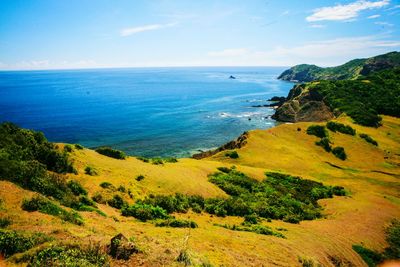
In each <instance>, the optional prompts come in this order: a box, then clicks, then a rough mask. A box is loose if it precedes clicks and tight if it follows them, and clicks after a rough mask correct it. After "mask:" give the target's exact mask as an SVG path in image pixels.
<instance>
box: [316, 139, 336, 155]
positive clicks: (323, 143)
mask: <svg viewBox="0 0 400 267" xmlns="http://www.w3.org/2000/svg"><path fill="white" fill-rule="evenodd" d="M315 144H316V145H317V146H321V147H322V148H323V149H325V151H326V152H331V150H332V147H331V144H330V141H329V138H327V137H323V138H321V140H319V141H317V142H315Z"/></svg>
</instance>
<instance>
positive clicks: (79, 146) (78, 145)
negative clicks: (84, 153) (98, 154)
mask: <svg viewBox="0 0 400 267" xmlns="http://www.w3.org/2000/svg"><path fill="white" fill-rule="evenodd" d="M74 146H75V148H76V149H78V150H82V149H83V148H84V147H83V146H82V145H80V144H75V145H74Z"/></svg>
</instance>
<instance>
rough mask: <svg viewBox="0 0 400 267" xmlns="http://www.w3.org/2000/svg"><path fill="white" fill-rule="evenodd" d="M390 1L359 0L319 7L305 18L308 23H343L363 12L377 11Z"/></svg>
mask: <svg viewBox="0 0 400 267" xmlns="http://www.w3.org/2000/svg"><path fill="white" fill-rule="evenodd" d="M389 3H390V0H380V1H374V2H372V1H365V0H359V1H356V2H353V3H350V4H347V5H341V4H338V5H336V6H328V7H321V8H317V9H315V10H313V14H312V15H310V16H308V17H307V18H306V20H307V21H309V22H314V21H323V20H332V21H345V20H349V19H354V18H356V17H357V16H358V14H359V13H360V12H361V11H363V10H368V9H377V8H382V7H384V6H387V5H389Z"/></svg>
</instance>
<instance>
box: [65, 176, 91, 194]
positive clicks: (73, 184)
mask: <svg viewBox="0 0 400 267" xmlns="http://www.w3.org/2000/svg"><path fill="white" fill-rule="evenodd" d="M67 186H68V188H69V189H71V191H72V193H73V194H74V195H75V196H79V195H85V196H86V195H87V194H88V192H87V191H86V189H85V188H83V186H82V185H81V184H80V183H79V182H78V181H75V180H70V181H68V183H67Z"/></svg>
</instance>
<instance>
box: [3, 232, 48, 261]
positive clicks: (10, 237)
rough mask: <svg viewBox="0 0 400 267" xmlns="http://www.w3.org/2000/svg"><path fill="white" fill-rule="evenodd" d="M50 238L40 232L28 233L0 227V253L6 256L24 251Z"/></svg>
mask: <svg viewBox="0 0 400 267" xmlns="http://www.w3.org/2000/svg"><path fill="white" fill-rule="evenodd" d="M50 240H51V238H50V237H48V236H46V235H44V234H42V233H35V234H33V235H28V234H24V233H21V232H17V231H10V230H1V229H0V254H2V255H4V256H5V257H6V258H8V257H10V256H12V255H14V254H15V253H20V252H25V251H27V250H29V249H31V248H33V247H34V246H37V245H39V244H42V243H45V242H47V241H50Z"/></svg>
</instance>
